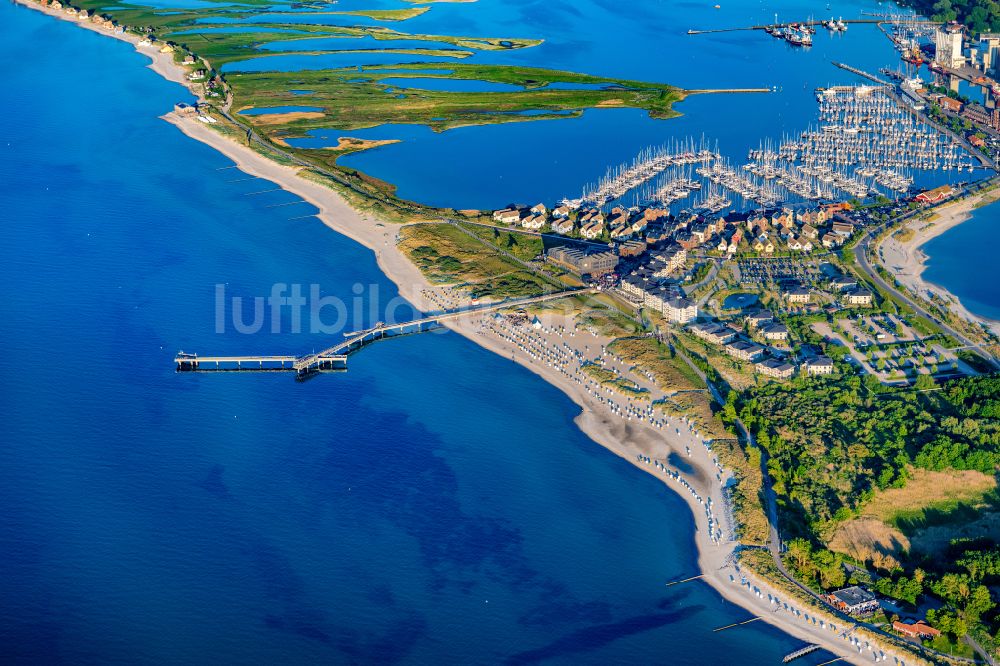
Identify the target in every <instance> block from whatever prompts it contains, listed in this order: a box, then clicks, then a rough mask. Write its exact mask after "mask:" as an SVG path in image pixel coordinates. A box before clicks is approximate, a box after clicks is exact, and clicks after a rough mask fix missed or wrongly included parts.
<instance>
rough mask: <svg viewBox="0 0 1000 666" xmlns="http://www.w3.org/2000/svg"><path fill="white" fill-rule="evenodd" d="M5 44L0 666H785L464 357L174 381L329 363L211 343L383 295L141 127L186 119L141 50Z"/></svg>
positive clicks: (646, 524) (313, 241) (551, 393)
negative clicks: (243, 355) (205, 368)
mask: <svg viewBox="0 0 1000 666" xmlns="http://www.w3.org/2000/svg"><path fill="white" fill-rule="evenodd" d="M0 20H2V21H3V23H4V25H5V26H6V27H7V28H8V30H7V32H6V33H5V34H6V35H7V37H6V38H5V39H4V40H0V59H2V61H4V62H18V63H19V64H18V67H15V68H10V69H9V71H8V72H7V75H6V80H5V85H4V86H3V87H2V88H0V118H2V121H3V122H0V210H2V211H3V224H2V225H0V239H2V242H3V245H4V249H5V256H4V261H3V262H2V263H0V271H2V277H3V281H2V283H3V285H4V286H3V295H4V303H5V310H6V314H5V315H4V316H3V317H2V318H0V339H2V340H3V342H4V352H5V354H6V358H7V362H5V363H4V364H3V365H2V366H0V367H2V369H0V381H2V386H3V388H2V389H0V419H2V421H3V424H4V428H3V432H4V434H3V446H0V505H2V506H3V511H0V558H2V562H3V566H2V571H3V574H2V575H0V662H2V663H5V664H15V663H30V664H61V663H66V664H74V665H78V664H200V663H206V664H207V663H213V664H214V663H225V664H268V663H379V664H390V663H413V664H470V663H501V662H507V663H536V662H545V663H552V664H580V663H592V664H609V663H669V664H707V663H727V662H730V661H734V660H738V661H739V662H740V663H743V664H757V663H759V664H773V663H777V662H778V660H779V659H780V657H781V656H782V655H783V654H785V653H786V652H788V651H790V650H792V649H794V648H795V647H797V646H798V645H800V643H799V641H796V640H794V639H792V638H790V637H788V636H786V635H784V634H782V633H780V632H778V631H776V630H774V629H771V628H770V627H768V626H766V625H764V624H763V623H755V624H752V625H747V626H746V627H742V628H740V629H735V630H730V631H726V632H722V633H712V631H711V630H712V628H714V627H716V626H720V625H724V624H729V623H731V622H734V621H739V620H742V619H745V618H746V616H747V615H746V613H745V611H742V610H740V609H737V608H734V607H733V606H731V605H730V604H728V603H726V602H724V601H723V600H722V599H721V598H720V597H719V596H718V595H717V594H716V593H715V592H713V591H712V590H711V589H710V588H708V587H706V586H704V585H702V584H700V583H697V582H695V583H690V584H686V585H683V586H679V587H676V588H670V589H667V588H664V586H663V583H664V581H668V580H673V579H677V578H681V577H685V576H688V575H690V574H691V573H693V572H694V571H695V568H696V567H695V554H694V550H693V542H692V529H693V523H692V520H691V518H690V515H689V512H688V510H687V508H686V506H685V505H684V504H683V503H682V502H681V500H680V499H679V498H678V497H676V496H675V495H674V494H673V493H672V492H671V491H670V490H668V489H667V488H666V487H665V486H664V485H663V484H662V483H660V482H659V481H657V480H655V479H653V478H652V477H650V476H648V475H645V474H642V473H640V472H638V471H636V470H635V469H634V468H633V467H632V466H631V465H629V464H627V463H625V462H624V461H622V460H620V459H618V458H617V457H615V456H614V455H611V454H610V453H608V452H607V451H605V450H604V449H602V448H601V447H599V446H597V445H596V444H594V443H593V442H591V441H590V440H589V439H587V438H586V437H584V436H583V435H582V434H581V433H580V432H579V431H577V430H576V428H575V427H574V425H573V422H572V419H573V417H574V416H575V415H576V413H577V411H578V410H577V409H576V408H575V407H574V406H573V405H572V404H571V403H570V402H569V401H568V400H567V399H566V398H565V397H564V396H563V395H562V394H561V393H559V392H558V391H556V390H555V389H553V388H551V387H549V386H548V385H546V384H544V383H543V382H541V381H540V380H538V379H537V378H536V377H535V376H534V375H533V374H531V373H529V372H528V371H526V370H524V369H522V368H520V367H519V366H516V365H514V364H512V363H511V362H510V361H509V360H506V359H503V358H500V357H498V356H495V355H493V354H490V353H488V352H485V351H483V350H481V349H480V348H478V347H476V346H475V345H473V344H472V343H470V342H468V341H466V340H464V339H462V338H458V337H456V336H453V335H451V334H444V335H425V336H414V337H408V338H405V339H402V340H396V341H392V342H386V343H382V344H379V345H377V346H374V347H372V348H371V349H369V350H366V351H365V352H364V353H363V354H360V355H358V356H356V357H353V358H352V359H351V368H350V371H349V372H347V373H344V374H338V375H330V376H323V377H320V378H317V379H315V380H312V381H310V382H306V383H304V384H299V383H296V382H294V381H293V380H292V379H291V378H290V377H288V376H287V375H280V374H272V375H255V376H245V375H239V376H236V375H223V376H191V375H178V374H175V373H174V371H173V367H172V363H171V359H172V357H173V355H174V353H175V352H176V351H177V350H178V349H187V350H193V351H199V352H202V353H229V352H259V353H281V352H288V353H298V352H301V351H304V350H308V349H311V348H314V347H319V346H320V345H323V344H324V343H325V342H327V341H328V338H326V337H323V336H318V335H317V336H310V335H305V334H295V333H292V332H290V331H289V330H288V322H284V321H283V322H282V324H283V329H282V330H284V331H286V332H284V333H274V334H272V333H265V334H257V335H242V334H238V333H236V332H235V331H234V330H233V328H232V327H231V326H227V327H226V330H225V332H224V333H217V332H216V330H215V316H214V310H215V308H214V305H215V303H214V301H215V299H214V293H215V288H216V285H218V284H223V285H226V289H227V291H228V293H229V294H233V295H243V296H247V297H252V296H258V295H267V294H268V293H269V291H270V289H271V286H272V285H273V284H274V283H279V282H280V283H301V284H305V285H308V284H311V283H318V284H320V285H321V286H322V288H323V291H324V293H326V294H329V295H333V296H339V297H342V298H344V299H350V298H352V295H353V294H354V290H353V286H354V285H355V284H360V285H364V290H363V291H364V295H365V296H366V297H371V295H372V293H373V292H374V291H375V290H376V289H377V290H378V291H379V292H381V295H382V298H383V299H384V298H388V297H390V296H392V295H393V294H394V293H395V289H394V286H393V285H392V284H391V283H389V282H388V281H387V280H386V279H385V278H384V277H383V276H382V275H381V274H380V273H379V271H378V269H377V266H376V264H375V261H374V258H373V256H372V254H371V253H370V252H368V251H367V250H365V249H363V248H361V247H359V246H358V245H356V244H354V243H353V242H351V241H349V240H347V239H345V238H342V237H340V236H338V235H337V234H335V233H333V232H331V231H329V230H328V229H327V228H325V227H324V226H323V225H322V224H320V223H319V222H318V221H317V220H316V219H315V218H311V217H302V216H307V215H309V214H310V213H312V212H315V211H313V210H312V209H311V207H310V206H308V205H304V204H296V203H295V202H296V199H295V198H294V197H293V196H292V195H290V194H288V193H285V192H281V191H278V192H272V191H269V190H272V189H273V186H272V185H271V184H270V183H267V182H262V181H260V180H257V179H252V178H249V177H248V176H246V175H245V174H242V173H241V172H240V171H238V170H237V169H234V168H231V167H232V164H231V163H230V162H229V161H228V160H227V159H225V158H224V157H222V156H221V155H219V154H217V153H216V152H214V151H213V150H211V149H210V148H208V147H206V146H204V145H202V144H199V143H196V142H194V141H191V140H189V139H187V138H186V137H185V136H183V135H182V134H181V133H180V132H178V131H177V130H176V129H175V128H174V127H172V126H171V125H168V124H167V123H164V122H162V121H161V120H159V119H158V116H159V115H160V114H162V113H164V112H165V111H167V110H169V109H170V108H171V106H172V104H173V103H174V102H176V101H190V100H188V99H187V95H186V93H184V91H183V90H182V89H181V88H179V87H178V86H176V85H174V84H170V83H167V82H165V81H163V80H162V79H160V78H159V77H157V76H156V75H155V74H153V73H152V72H151V71H150V70H148V69H147V68H145V67H144V65H145V64H147V60H146V59H145V58H144V57H142V56H140V55H138V54H136V53H135V52H134V51H133V50H132V48H131V47H130V46H128V45H126V44H123V43H121V42H116V41H113V40H111V39H108V38H106V37H102V36H99V35H97V34H94V33H92V32H89V31H85V30H81V29H80V28H78V27H76V26H74V25H72V24H70V23H68V22H63V21H57V20H53V19H51V18H48V17H45V16H43V15H41V14H40V13H37V12H34V11H31V10H28V9H25V8H20V7H16V6H13V5H11V4H8V3H3V4H2V5H0ZM29 52H30V53H32V54H33V55H32V57H31V58H25V57H23V54H25V53H29ZM67 110H71V111H72V112H71V113H68V112H67ZM277 204H293V205H288V206H278V205H277ZM377 314H378V313H375V316H377ZM371 316H372V315H370V314H362V315H360V316H358V317H357V318H356V319H355V320H354V321H352V324H354V325H358V324H361V323H363V321H365V320H370V317H371ZM483 378H489V381H488V383H486V382H484V380H483ZM824 658H825V657H824V656H822V655H811V656H810V657H809V658H807V659H805V660H803V663H805V664H810V663H818V662H820V661H822V660H824Z"/></svg>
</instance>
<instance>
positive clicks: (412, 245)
mask: <svg viewBox="0 0 1000 666" xmlns="http://www.w3.org/2000/svg"><path fill="white" fill-rule="evenodd" d="M401 236H402V238H401V240H400V244H399V247H400V249H401V250H402V251H403V252H404V253H405V254H406V255H407V256H408V257H409V258H410V260H411V261H413V263H414V264H416V265H417V267H418V268H419V269H420V270H421V272H422V273H423V274H424V275H426V276H427V278H428V279H429V280H431V282H434V283H436V284H451V285H457V286H462V287H466V288H467V289H468V290H469V292H470V294H471V295H472V296H473V297H476V298H487V297H489V298H504V297H515V296H533V295H537V294H541V293H543V292H545V291H547V290H549V289H550V287H551V285H549V284H548V283H546V282H545V281H543V280H542V279H541V278H539V277H537V276H536V275H534V274H533V273H530V272H528V271H527V270H525V269H523V268H521V267H520V266H518V265H517V264H515V263H513V262H511V261H509V260H507V259H505V258H504V257H502V256H500V255H498V254H497V253H496V252H494V251H491V250H490V248H489V247H488V246H486V245H485V244H483V243H481V242H479V241H477V240H476V239H474V238H470V237H469V236H468V235H466V234H465V233H463V232H462V231H461V230H459V229H456V228H455V227H454V226H452V225H450V224H444V223H440V224H420V225H410V226H406V227H403V229H402V230H401Z"/></svg>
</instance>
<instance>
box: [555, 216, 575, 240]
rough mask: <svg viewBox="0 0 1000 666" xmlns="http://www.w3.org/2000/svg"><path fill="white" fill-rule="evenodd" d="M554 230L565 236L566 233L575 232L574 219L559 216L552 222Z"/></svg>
mask: <svg viewBox="0 0 1000 666" xmlns="http://www.w3.org/2000/svg"><path fill="white" fill-rule="evenodd" d="M552 231H554V232H556V233H557V234H560V235H562V236H565V235H566V234H569V233H572V232H573V220H571V219H569V218H566V217H564V218H558V219H556V221H555V222H553V223H552Z"/></svg>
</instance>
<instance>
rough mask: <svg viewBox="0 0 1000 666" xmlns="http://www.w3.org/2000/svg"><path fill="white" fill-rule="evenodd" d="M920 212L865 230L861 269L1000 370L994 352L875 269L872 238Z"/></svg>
mask: <svg viewBox="0 0 1000 666" xmlns="http://www.w3.org/2000/svg"><path fill="white" fill-rule="evenodd" d="M998 182H1000V176H995V177H993V178H991V179H989V180H987V181H983V183H982V184H980V185H978V186H977V187H975V188H974V189H975V190H979V189H982V188H983V187H986V186H988V185H991V184H994V183H998ZM970 191H974V190H973V189H971V188H966V189H964V190H962V191H961V192H959V193H958V194H956V195H955V196H954V197H952V198H951V199H949V200H948V201H954V200H956V199H959V198H961V197H963V196H965V195H967V194H969V193H970ZM920 212H923V210H922V209H917V210H915V211H908V212H906V213H904V214H903V215H900V216H899V217H896V218H894V219H892V220H889V221H888V222H883V223H882V224H880V225H877V226H874V227H871V228H869V229H868V230H867V231H866V232H865V235H864V236H862V238H861V241H860V242H859V243H858V244H857V245H856V246H855V247H854V258H855V260H856V261H857V263H858V266H859V267H860V268H861V270H863V271H864V272H865V274H866V275H867V276H868V277H869V278H870V279H871V281H872V282H874V283H875V284H877V285H878V286H879V287H880V288H882V289H884V290H885V291H887V292H889V293H890V294H893V295H894V296H895V297H896V298H898V299H899V300H900V301H902V302H903V303H905V304H906V305H907V306H909V307H910V308H911V309H912V310H913V311H914V312H916V313H917V314H919V315H922V316H923V317H925V318H927V319H929V320H930V321H932V322H934V323H935V324H937V325H938V326H939V327H940V328H941V329H942V330H943V331H944V332H945V333H947V334H949V335H950V336H952V337H953V338H954V339H955V340H958V341H959V342H961V343H962V345H964V346H966V347H968V348H970V349H975V350H976V351H977V352H979V354H980V355H981V356H982V357H983V358H984V359H986V360H987V361H989V362H990V363H991V364H992V365H993V367H994V368H996V369H997V370H1000V362H997V360H996V359H995V358H994V357H993V355H992V354H990V353H989V352H988V351H986V350H985V349H983V348H982V346H981V345H979V344H977V343H975V342H973V341H972V340H970V339H969V338H967V337H966V336H964V335H962V334H961V333H959V332H958V331H956V330H955V329H953V328H952V327H951V326H948V325H947V324H946V323H944V322H943V321H942V320H941V319H939V318H938V317H936V316H934V315H933V314H931V313H930V312H928V311H927V310H926V309H925V308H924V307H923V306H922V305H920V304H919V303H917V302H916V301H915V300H914V299H913V298H911V297H910V296H909V295H908V294H906V293H904V292H902V291H900V290H899V289H897V288H896V287H895V285H892V284H889V283H888V282H887V281H886V280H884V279H883V278H882V276H881V275H879V273H878V271H876V270H875V268H874V267H873V266H872V264H871V262H870V261H869V260H868V256H869V254H870V253H871V252H872V240H873V239H874V238H875V236H877V235H878V234H879V233H881V232H882V231H883V230H885V229H886V228H887V227H889V226H891V225H893V224H896V223H898V222H903V221H906V220H909V219H911V218H912V217H914V216H915V215H917V214H918V213H920ZM876 249H877V248H876Z"/></svg>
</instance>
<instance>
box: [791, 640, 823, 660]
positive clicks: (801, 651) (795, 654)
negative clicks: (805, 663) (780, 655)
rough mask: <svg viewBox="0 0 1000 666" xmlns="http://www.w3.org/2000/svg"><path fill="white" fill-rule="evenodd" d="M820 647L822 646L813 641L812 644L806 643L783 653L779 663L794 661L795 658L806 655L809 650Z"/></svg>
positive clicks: (813, 650)
mask: <svg viewBox="0 0 1000 666" xmlns="http://www.w3.org/2000/svg"><path fill="white" fill-rule="evenodd" d="M820 647H822V646H820V645H818V644H816V643H813V644H812V645H807V646H805V647H804V648H799V649H798V650H796V651H795V652H789V653H788V654H786V655H785V657H784V659H782V660H781V663H783V664H787V663H788V662H790V661H794V660H795V659H798V658H799V657H804V656H806V655H807V654H809V653H810V652H815V651H816V650H818V649H820Z"/></svg>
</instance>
